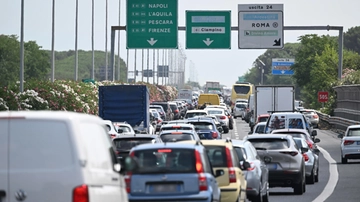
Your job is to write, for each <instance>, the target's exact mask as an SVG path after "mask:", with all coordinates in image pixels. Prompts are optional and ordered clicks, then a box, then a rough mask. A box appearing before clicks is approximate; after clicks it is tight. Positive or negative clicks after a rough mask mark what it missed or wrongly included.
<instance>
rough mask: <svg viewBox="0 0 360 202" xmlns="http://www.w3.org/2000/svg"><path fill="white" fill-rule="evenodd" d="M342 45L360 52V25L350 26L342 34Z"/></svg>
mask: <svg viewBox="0 0 360 202" xmlns="http://www.w3.org/2000/svg"><path fill="white" fill-rule="evenodd" d="M344 46H345V48H347V49H348V50H352V51H355V52H357V53H358V54H360V26H357V27H352V28H350V29H349V30H348V31H347V32H345V34H344Z"/></svg>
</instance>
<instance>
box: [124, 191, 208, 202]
mask: <svg viewBox="0 0 360 202" xmlns="http://www.w3.org/2000/svg"><path fill="white" fill-rule="evenodd" d="M128 198H129V202H149V201H151V202H155V201H159V202H160V201H161V202H174V201H199V202H211V199H212V193H211V192H210V191H202V192H200V193H198V194H190V195H185V194H184V195H170V196H166V195H165V196H164V195H159V196H154V195H151V194H148V195H142V196H133V195H131V194H128Z"/></svg>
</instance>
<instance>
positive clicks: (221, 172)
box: [214, 170, 225, 177]
mask: <svg viewBox="0 0 360 202" xmlns="http://www.w3.org/2000/svg"><path fill="white" fill-rule="evenodd" d="M224 173H225V172H224V170H216V171H215V176H214V177H220V176H223V175H224Z"/></svg>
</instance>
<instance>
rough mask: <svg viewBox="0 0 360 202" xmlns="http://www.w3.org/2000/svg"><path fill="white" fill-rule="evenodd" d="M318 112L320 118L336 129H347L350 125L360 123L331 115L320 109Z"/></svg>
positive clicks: (359, 122)
mask: <svg viewBox="0 0 360 202" xmlns="http://www.w3.org/2000/svg"><path fill="white" fill-rule="evenodd" d="M316 113H317V114H318V116H319V119H320V120H322V121H325V122H327V123H329V124H330V125H332V126H333V127H334V128H335V129H340V130H346V128H347V127H348V126H351V125H358V124H360V121H354V120H350V119H345V118H341V117H337V116H330V115H327V114H324V113H321V112H319V111H316Z"/></svg>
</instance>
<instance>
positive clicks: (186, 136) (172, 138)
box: [160, 133, 194, 142]
mask: <svg viewBox="0 0 360 202" xmlns="http://www.w3.org/2000/svg"><path fill="white" fill-rule="evenodd" d="M160 139H161V140H162V141H163V142H178V141H186V140H194V136H193V135H192V134H190V133H179V134H171V133H169V134H162V135H161V136H160Z"/></svg>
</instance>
